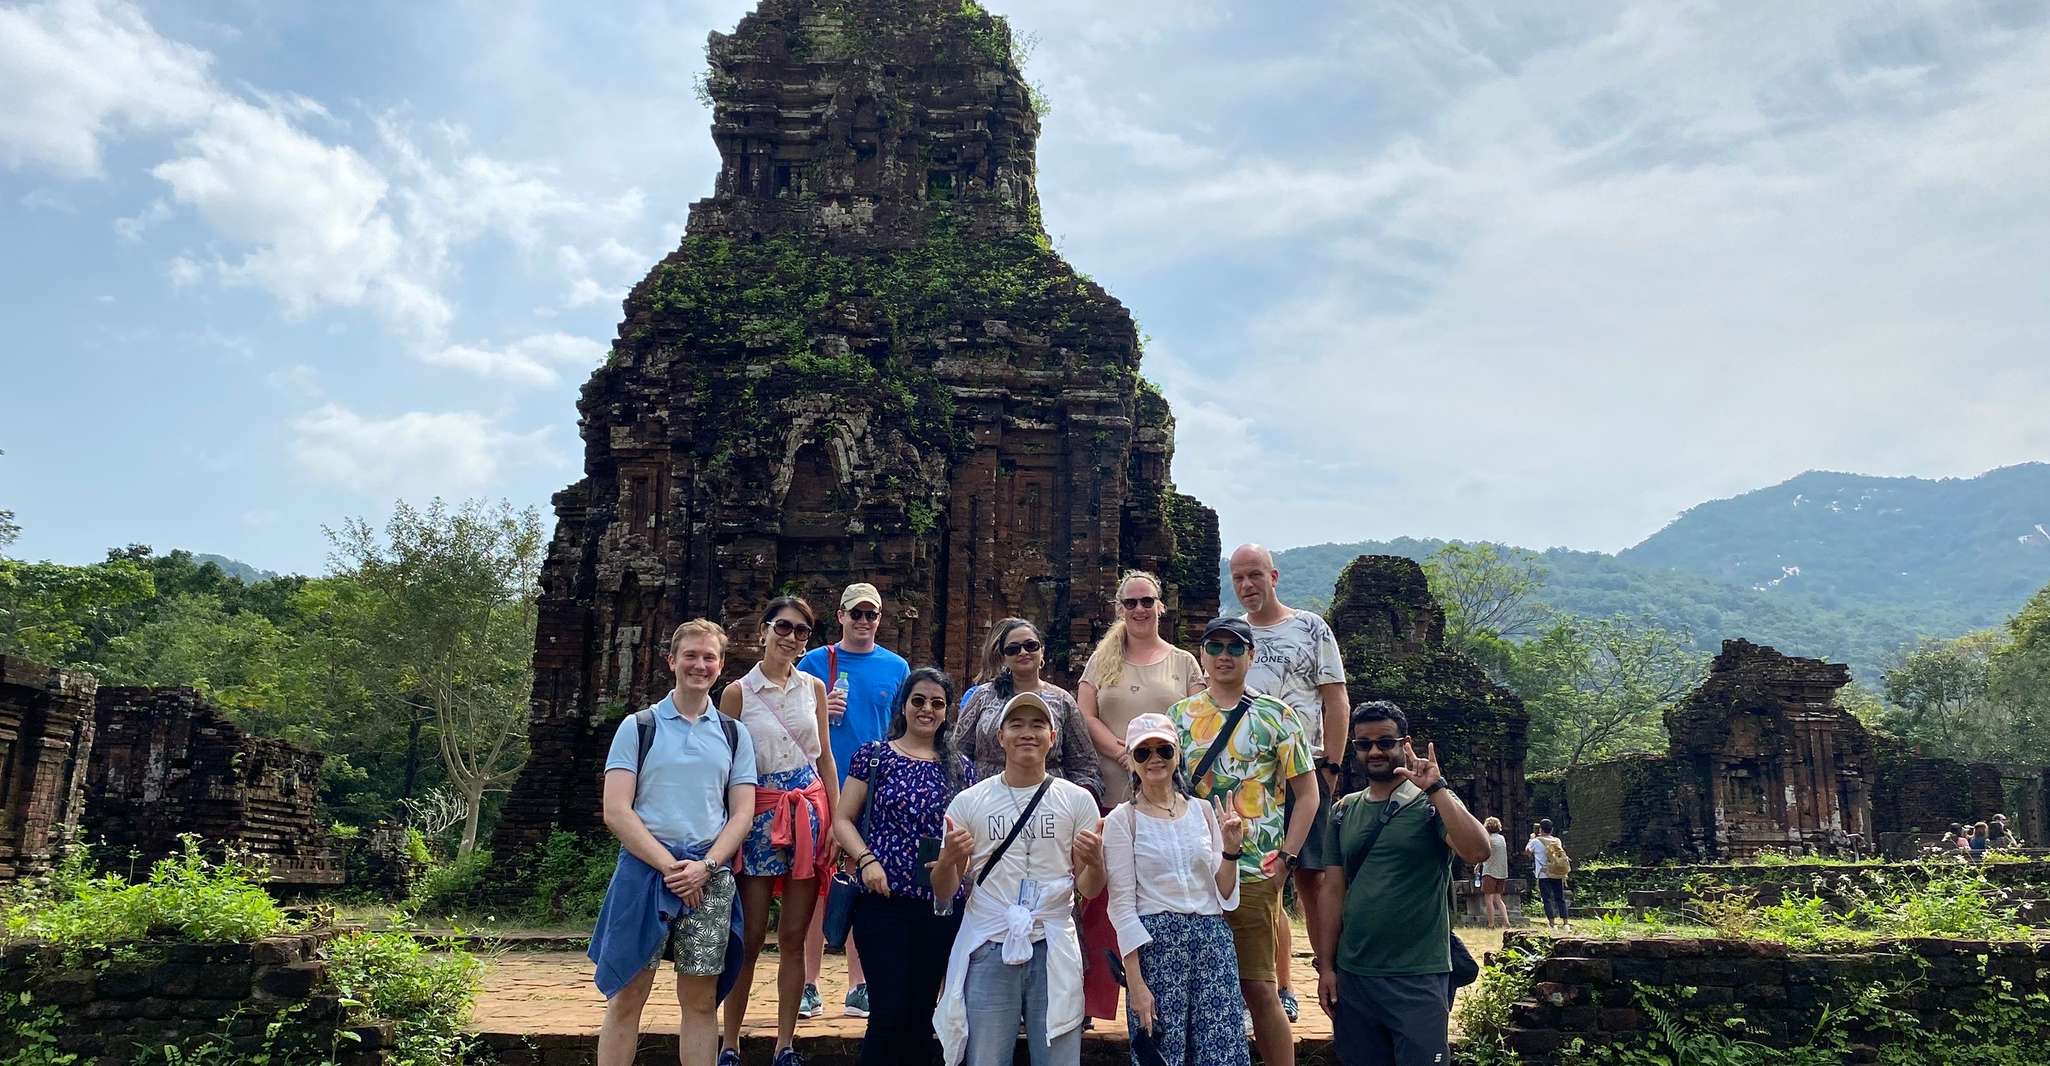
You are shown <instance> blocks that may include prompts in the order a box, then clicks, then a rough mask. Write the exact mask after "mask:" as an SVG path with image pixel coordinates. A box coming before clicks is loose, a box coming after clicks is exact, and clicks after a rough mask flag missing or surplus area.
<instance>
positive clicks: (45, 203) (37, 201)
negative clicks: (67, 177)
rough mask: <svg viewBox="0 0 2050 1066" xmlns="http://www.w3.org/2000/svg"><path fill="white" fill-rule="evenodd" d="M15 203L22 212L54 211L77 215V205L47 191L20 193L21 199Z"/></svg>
mask: <svg viewBox="0 0 2050 1066" xmlns="http://www.w3.org/2000/svg"><path fill="white" fill-rule="evenodd" d="M15 202H16V203H19V204H20V205H21V207H22V210H24V211H55V212H58V213H60V214H66V215H75V214H77V213H78V205H76V204H73V203H72V202H71V201H70V200H67V199H65V198H64V197H62V196H59V195H57V194H56V193H54V192H51V191H50V190H48V189H30V190H29V191H27V192H25V193H22V194H21V199H19V200H17V201H15Z"/></svg>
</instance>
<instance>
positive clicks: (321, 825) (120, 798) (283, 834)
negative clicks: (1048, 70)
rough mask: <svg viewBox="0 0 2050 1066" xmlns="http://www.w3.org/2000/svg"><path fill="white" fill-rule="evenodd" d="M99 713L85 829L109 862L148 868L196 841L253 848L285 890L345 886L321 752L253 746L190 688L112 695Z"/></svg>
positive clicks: (102, 696)
mask: <svg viewBox="0 0 2050 1066" xmlns="http://www.w3.org/2000/svg"><path fill="white" fill-rule="evenodd" d="M97 704H98V705H97V711H96V718H97V736H96V737H95V738H94V741H93V758H92V762H91V765H90V768H89V770H88V772H87V779H86V807H85V810H86V826H87V828H88V829H89V831H90V833H89V835H90V837H91V838H92V839H93V840H94V841H102V840H103V841H105V843H104V845H102V847H101V853H102V856H103V857H104V859H105V860H106V861H107V862H109V863H117V864H118V863H120V862H122V861H124V860H125V859H126V857H127V856H128V855H129V853H130V852H131V851H132V852H135V853H136V854H137V855H138V859H137V861H136V863H135V869H136V870H137V871H138V872H140V871H143V870H147V869H148V868H149V865H150V864H151V863H154V862H155V861H156V860H157V859H160V858H163V857H164V856H166V855H169V854H172V853H173V852H174V851H176V850H177V849H178V847H179V843H178V835H179V834H181V833H192V834H195V835H197V836H199V837H200V838H201V839H203V840H205V841H207V842H209V843H215V842H221V843H229V844H234V845H239V846H242V847H246V848H248V849H249V850H251V851H253V852H254V853H255V854H257V855H258V856H260V857H261V858H262V859H263V860H264V861H265V862H266V863H267V864H268V865H269V866H270V870H271V878H272V880H273V881H275V882H277V883H279V884H284V885H336V884H340V883H341V882H342V856H341V849H340V848H339V847H338V846H337V843H336V841H335V839H334V835H333V832H332V831H331V830H330V829H329V828H328V825H327V821H326V819H325V818H324V817H323V816H322V814H321V811H320V807H319V804H318V798H319V791H320V764H321V761H322V757H321V756H320V754H319V753H317V752H310V751H306V750H303V749H301V748H297V747H294V746H293V745H291V744H288V743H286V742H284V741H282V740H273V739H270V738H268V737H252V736H250V735H248V734H246V733H244V732H242V730H241V729H239V728H237V727H236V726H235V725H234V723H232V722H229V721H228V720H227V719H226V718H224V717H222V716H221V714H220V712H218V711H216V710H215V709H214V708H213V706H212V705H211V704H209V703H208V702H207V701H206V700H205V698H204V697H202V696H200V695H199V693H197V692H194V691H193V690H191V689H189V688H102V689H100V690H99V695H98V701H97Z"/></svg>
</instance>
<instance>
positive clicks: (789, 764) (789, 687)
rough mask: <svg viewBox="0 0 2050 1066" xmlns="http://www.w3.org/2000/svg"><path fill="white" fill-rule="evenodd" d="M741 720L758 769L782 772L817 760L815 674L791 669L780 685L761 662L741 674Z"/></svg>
mask: <svg viewBox="0 0 2050 1066" xmlns="http://www.w3.org/2000/svg"><path fill="white" fill-rule="evenodd" d="M736 683H737V684H739V685H740V724H741V725H744V726H746V727H747V735H748V738H749V739H751V740H753V741H754V745H755V769H756V770H757V771H758V772H760V773H764V774H780V773H786V772H788V771H791V770H795V769H797V768H798V767H800V766H810V765H811V764H812V763H814V762H817V761H818V758H819V752H820V751H821V750H822V749H821V747H820V745H819V718H818V712H819V705H818V694H817V693H816V692H814V691H813V689H812V676H811V675H810V674H807V673H805V672H803V671H801V670H795V669H793V670H791V671H790V678H789V680H787V681H785V682H784V683H783V684H782V685H781V686H780V687H779V686H777V685H775V684H773V683H771V682H770V681H769V679H768V678H766V677H764V676H762V668H761V665H760V664H759V663H757V664H756V665H755V668H754V669H752V670H749V671H748V672H747V676H746V677H743V678H741V679H740V680H739V681H738V682H736Z"/></svg>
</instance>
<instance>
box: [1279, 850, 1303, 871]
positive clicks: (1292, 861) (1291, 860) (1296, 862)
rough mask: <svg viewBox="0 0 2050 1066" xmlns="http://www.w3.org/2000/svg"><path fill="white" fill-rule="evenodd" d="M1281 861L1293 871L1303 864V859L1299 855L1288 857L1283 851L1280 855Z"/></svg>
mask: <svg viewBox="0 0 2050 1066" xmlns="http://www.w3.org/2000/svg"><path fill="white" fill-rule="evenodd" d="M1281 861H1282V862H1284V863H1286V864H1288V868H1289V869H1291V870H1293V869H1295V868H1296V867H1298V866H1301V865H1302V864H1303V857H1302V856H1301V855H1290V854H1289V853H1288V852H1285V851H1284V852H1282V853H1281Z"/></svg>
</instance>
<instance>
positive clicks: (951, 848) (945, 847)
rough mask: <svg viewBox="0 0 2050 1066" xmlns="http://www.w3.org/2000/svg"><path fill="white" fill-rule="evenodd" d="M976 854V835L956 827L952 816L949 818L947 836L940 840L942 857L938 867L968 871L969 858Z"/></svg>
mask: <svg viewBox="0 0 2050 1066" xmlns="http://www.w3.org/2000/svg"><path fill="white" fill-rule="evenodd" d="M974 854H975V836H974V834H972V833H970V832H968V830H967V829H965V828H963V827H961V826H958V825H955V824H954V819H953V816H952V815H949V816H947V824H946V835H945V836H944V837H942V838H941V839H940V857H939V861H938V862H937V863H936V865H940V866H946V865H953V866H959V867H961V868H962V869H966V868H967V867H968V860H969V858H971V857H972V856H974Z"/></svg>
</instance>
